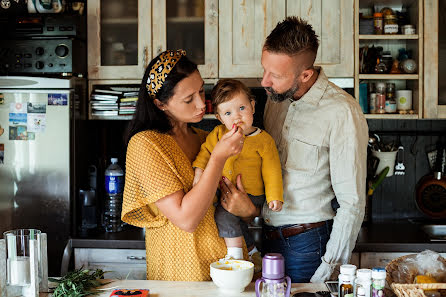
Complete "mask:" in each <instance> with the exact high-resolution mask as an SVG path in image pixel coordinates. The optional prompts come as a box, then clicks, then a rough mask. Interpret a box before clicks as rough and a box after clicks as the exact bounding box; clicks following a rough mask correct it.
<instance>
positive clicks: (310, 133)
mask: <svg viewBox="0 0 446 297" xmlns="http://www.w3.org/2000/svg"><path fill="white" fill-rule="evenodd" d="M317 69H318V70H319V72H320V73H319V76H318V78H317V80H316V82H315V83H314V84H313V86H312V87H311V88H310V89H309V90H308V92H307V93H305V95H303V96H302V97H301V98H300V99H299V100H297V101H294V102H290V101H289V100H285V101H283V102H280V103H274V102H272V101H271V100H268V102H267V104H266V107H265V113H264V124H265V130H266V131H267V132H268V133H269V134H271V136H272V137H273V138H274V140H275V141H276V145H277V147H278V151H279V155H280V161H281V164H282V174H283V184H284V197H283V199H284V201H285V203H284V205H283V208H282V210H281V211H280V212H273V211H271V210H270V209H269V208H268V205H266V204H265V205H264V207H263V211H262V214H263V217H264V219H265V222H266V224H268V225H272V226H281V225H287V224H302V223H315V222H320V221H325V220H330V219H334V223H333V230H332V232H331V235H330V240H329V241H328V243H327V249H326V253H325V255H324V256H323V258H322V260H323V261H322V264H321V267H319V269H318V271H316V273H315V275H314V276H313V278H312V279H311V281H312V282H314V281H324V280H325V279H327V278H328V277H330V275H331V273H332V272H333V269H334V267H335V265H336V264H337V263H347V262H348V261H349V258H350V256H351V252H352V250H353V248H354V246H355V242H356V239H357V236H358V233H359V229H360V228H361V223H362V220H363V217H364V207H365V194H366V166H367V161H366V159H367V141H368V127H367V122H366V120H365V117H364V115H363V113H362V111H361V108H360V106H359V104H358V103H357V102H356V100H355V99H354V98H353V97H352V96H350V95H349V94H348V93H346V92H345V91H344V90H342V89H341V88H339V87H338V86H336V85H335V84H333V83H331V82H329V81H328V79H327V77H326V76H325V74H324V72H323V70H322V69H320V68H317ZM334 197H336V198H337V200H338V203H339V205H340V208H339V209H338V210H337V212H336V213H335V212H334V211H333V209H332V207H331V200H332V199H333V198H334Z"/></svg>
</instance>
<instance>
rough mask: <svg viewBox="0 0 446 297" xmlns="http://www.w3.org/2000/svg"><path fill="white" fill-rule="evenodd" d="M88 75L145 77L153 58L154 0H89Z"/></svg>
mask: <svg viewBox="0 0 446 297" xmlns="http://www.w3.org/2000/svg"><path fill="white" fill-rule="evenodd" d="M87 9H88V10H87V23H88V37H87V38H88V78H89V79H141V78H142V76H143V74H144V70H145V67H146V66H147V64H148V63H149V62H150V60H151V58H152V53H151V46H150V45H151V39H152V38H151V30H150V28H151V25H152V23H151V15H152V11H151V9H152V3H151V1H150V0H130V1H125V2H124V1H121V0H89V1H88V8H87Z"/></svg>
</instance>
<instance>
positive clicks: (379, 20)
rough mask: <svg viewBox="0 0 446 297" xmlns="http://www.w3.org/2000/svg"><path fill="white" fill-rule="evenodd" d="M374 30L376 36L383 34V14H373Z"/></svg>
mask: <svg viewBox="0 0 446 297" xmlns="http://www.w3.org/2000/svg"><path fill="white" fill-rule="evenodd" d="M373 28H374V32H375V34H383V14H382V13H380V12H375V13H374V14H373Z"/></svg>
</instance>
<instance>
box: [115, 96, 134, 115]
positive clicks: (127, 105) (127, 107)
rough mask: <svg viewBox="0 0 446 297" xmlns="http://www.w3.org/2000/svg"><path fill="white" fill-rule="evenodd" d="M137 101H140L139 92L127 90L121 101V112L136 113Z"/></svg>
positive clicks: (121, 113) (124, 113)
mask: <svg viewBox="0 0 446 297" xmlns="http://www.w3.org/2000/svg"><path fill="white" fill-rule="evenodd" d="M136 101H138V92H125V93H123V97H122V98H121V99H120V102H119V114H120V115H129V114H134V113H135V110H136Z"/></svg>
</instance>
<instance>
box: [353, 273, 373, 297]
mask: <svg viewBox="0 0 446 297" xmlns="http://www.w3.org/2000/svg"><path fill="white" fill-rule="evenodd" d="M355 292H356V294H355V295H356V297H371V295H372V270H371V269H358V270H357V271H356V279H355Z"/></svg>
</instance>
